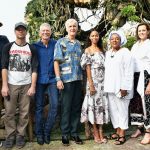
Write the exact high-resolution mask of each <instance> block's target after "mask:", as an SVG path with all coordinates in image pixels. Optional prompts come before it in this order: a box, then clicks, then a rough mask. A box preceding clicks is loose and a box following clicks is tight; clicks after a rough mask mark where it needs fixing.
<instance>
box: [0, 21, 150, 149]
mask: <svg viewBox="0 0 150 150" xmlns="http://www.w3.org/2000/svg"><path fill="white" fill-rule="evenodd" d="M65 27H66V31H67V33H68V34H67V35H66V36H65V37H63V38H60V39H59V40H58V41H55V40H53V39H51V33H52V31H51V27H50V25H49V24H48V23H43V24H42V25H41V26H40V30H39V35H40V40H39V41H38V42H36V43H33V44H32V45H31V44H29V43H27V42H26V34H27V26H26V24H24V23H22V22H20V23H17V24H16V25H15V30H14V31H15V35H16V40H15V41H14V42H11V43H8V44H6V45H5V46H4V47H3V50H2V57H1V62H2V80H3V84H2V96H3V97H4V104H5V110H6V113H5V118H4V123H5V130H6V140H5V147H6V148H11V147H13V145H14V144H15V143H16V145H17V147H19V148H21V147H23V146H24V145H25V130H26V126H27V124H28V117H29V105H30V100H32V99H33V96H34V94H35V96H34V100H35V132H36V138H37V143H38V144H40V145H43V144H44V143H46V144H49V143H50V140H51V139H50V133H51V130H52V128H53V125H54V122H55V118H56V115H57V108H58V107H57V106H58V97H59V92H60V93H61V94H60V95H61V123H60V126H61V132H62V144H63V145H65V146H68V145H69V144H70V143H69V141H70V139H71V140H73V141H74V142H75V143H76V144H83V141H82V140H81V139H80V137H79V133H78V129H79V125H80V122H81V123H83V122H85V123H87V122H88V123H89V124H90V125H91V127H92V134H93V137H94V141H95V142H96V143H106V142H107V140H108V137H107V138H106V137H105V136H104V133H103V124H107V123H108V122H109V116H110V119H111V122H112V125H113V127H114V129H115V132H114V133H113V134H111V135H110V137H109V139H114V140H115V143H114V144H116V145H121V144H124V143H125V141H126V137H125V130H126V129H128V124H129V113H128V112H130V111H129V108H130V110H131V113H130V115H131V117H132V118H131V123H132V124H133V125H138V129H137V131H136V132H135V133H134V134H133V135H131V137H138V136H139V135H141V134H142V132H143V131H144V127H145V131H144V132H145V134H144V138H143V140H142V141H141V144H150V98H149V95H150V82H149V77H150V75H149V74H150V39H149V38H150V27H149V25H148V24H146V23H141V24H139V25H138V27H137V31H136V34H137V40H138V41H137V43H135V44H134V46H133V48H132V50H131V52H130V51H129V50H128V49H127V48H125V47H123V45H124V44H125V43H126V42H127V40H126V37H125V35H124V34H123V33H122V32H121V31H112V32H111V33H110V34H109V37H108V39H109V43H110V48H109V50H108V51H106V52H105V51H104V49H103V43H102V39H101V37H100V35H99V33H98V31H96V30H92V31H91V32H90V34H89V36H88V40H87V47H86V49H85V51H84V52H83V51H82V48H81V44H80V42H79V41H78V40H77V39H76V34H77V31H78V22H77V21H76V20H75V19H68V20H67V21H66V23H65ZM16 54H18V55H19V56H20V61H24V62H26V61H27V60H28V69H26V68H25V69H24V70H17V67H16V68H15V70H10V61H12V60H10V58H11V57H13V56H14V55H16ZM13 64H14V65H15V62H14V63H11V65H13ZM83 70H85V72H86V77H87V82H86V94H85V97H84V100H82V89H83V81H82V79H83ZM133 81H134V82H133ZM133 83H134V84H133ZM45 92H47V94H48V100H49V103H50V105H49V111H48V116H47V118H46V119H45V118H44V117H43V111H44V104H45V103H44V98H45ZM133 95H134V96H133ZM129 104H130V107H129ZM136 104H137V106H135V105H136ZM16 107H18V108H19V117H18V120H17V123H16V120H15V113H16ZM134 107H136V108H137V111H136V109H134ZM132 108H133V109H132ZM135 111H136V112H135ZM141 129H142V130H141Z"/></svg>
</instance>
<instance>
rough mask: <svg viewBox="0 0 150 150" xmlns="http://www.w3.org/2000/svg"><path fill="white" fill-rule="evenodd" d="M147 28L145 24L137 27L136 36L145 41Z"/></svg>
mask: <svg viewBox="0 0 150 150" xmlns="http://www.w3.org/2000/svg"><path fill="white" fill-rule="evenodd" d="M148 34H149V32H148V30H147V28H146V26H145V25H141V26H139V27H138V36H139V39H140V40H141V41H145V40H146V39H147V37H148Z"/></svg>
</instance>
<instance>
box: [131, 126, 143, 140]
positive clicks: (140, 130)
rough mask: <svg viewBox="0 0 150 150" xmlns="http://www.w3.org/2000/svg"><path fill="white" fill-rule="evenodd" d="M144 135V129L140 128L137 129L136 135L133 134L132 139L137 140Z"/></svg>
mask: <svg viewBox="0 0 150 150" xmlns="http://www.w3.org/2000/svg"><path fill="white" fill-rule="evenodd" d="M142 133H144V127H143V126H140V127H137V130H136V131H135V133H133V134H132V135H131V136H130V137H131V138H137V137H139V136H140V135H142Z"/></svg>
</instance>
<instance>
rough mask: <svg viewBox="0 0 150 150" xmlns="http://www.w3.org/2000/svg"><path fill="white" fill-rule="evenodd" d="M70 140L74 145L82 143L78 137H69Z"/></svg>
mask: <svg viewBox="0 0 150 150" xmlns="http://www.w3.org/2000/svg"><path fill="white" fill-rule="evenodd" d="M71 140H73V141H74V142H75V143H76V144H83V141H82V140H81V139H80V138H79V136H71Z"/></svg>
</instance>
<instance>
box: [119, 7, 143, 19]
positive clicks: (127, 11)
mask: <svg viewBox="0 0 150 150" xmlns="http://www.w3.org/2000/svg"><path fill="white" fill-rule="evenodd" d="M121 15H122V16H123V17H126V18H128V20H129V21H139V20H140V18H139V17H138V16H137V15H136V7H135V6H134V5H131V4H130V5H127V6H125V7H124V8H122V9H121Z"/></svg>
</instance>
